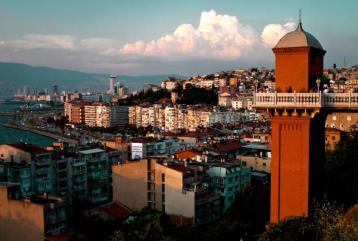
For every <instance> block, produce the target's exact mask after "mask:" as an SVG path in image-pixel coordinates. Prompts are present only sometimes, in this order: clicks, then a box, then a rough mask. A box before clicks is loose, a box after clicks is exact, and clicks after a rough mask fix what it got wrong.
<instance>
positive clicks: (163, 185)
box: [162, 184, 165, 192]
mask: <svg viewBox="0 0 358 241" xmlns="http://www.w3.org/2000/svg"><path fill="white" fill-rule="evenodd" d="M162 192H165V184H162Z"/></svg>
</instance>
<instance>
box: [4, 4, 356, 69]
mask: <svg viewBox="0 0 358 241" xmlns="http://www.w3.org/2000/svg"><path fill="white" fill-rule="evenodd" d="M285 3H286V2H285ZM1 5H2V7H1V9H0V16H1V17H0V20H1V21H0V26H1V29H2V35H1V36H0V56H1V57H0V61H2V62H20V63H26V64H31V65H38V66H49V67H55V68H65V69H74V70H81V71H86V72H104V73H105V72H107V73H112V72H114V73H123V74H130V75H143V74H159V73H175V74H183V75H192V74H205V73H211V72H215V71H219V70H222V69H232V68H238V67H253V66H257V67H259V66H266V67H273V61H272V59H273V58H272V57H273V54H272V51H271V48H272V47H273V45H274V44H275V43H276V42H277V41H278V39H279V38H280V37H281V36H282V35H284V34H285V33H287V32H289V31H292V30H294V29H295V28H296V25H297V22H298V9H302V11H303V28H304V29H305V30H307V31H308V32H313V33H315V36H316V37H317V38H319V39H322V45H323V48H324V49H326V50H328V52H327V55H326V61H325V66H326V67H328V66H331V65H332V64H333V63H337V65H338V66H341V65H343V62H344V58H345V59H346V62H347V65H354V64H356V63H357V62H358V56H357V54H355V53H356V52H357V49H356V48H357V47H356V45H355V44H354V43H355V42H356V41H357V39H358V35H357V34H356V33H355V32H354V31H351V29H354V22H355V21H354V19H355V18H356V16H354V11H353V9H355V8H356V7H357V3H355V2H354V1H346V2H345V5H342V4H338V3H337V4H333V3H331V2H327V1H325V2H323V1H317V2H314V3H311V2H309V1H300V3H287V4H283V1H272V4H270V5H263V4H262V2H260V1H253V2H250V3H247V2H238V1H223V2H215V1H205V2H204V1H197V2H195V3H192V2H189V1H182V2H180V3H168V2H163V1H155V2H151V3H147V2H143V1H136V3H135V4H128V3H117V2H116V1H106V3H101V4H99V3H96V2H94V1H89V2H88V1H86V2H84V1H76V3H72V2H69V1H63V2H61V3H48V2H46V1H31V2H26V3H24V2H20V1H3V2H2V3H1ZM173 10H175V11H173ZM267 12H271V13H272V14H267ZM336 16H340V17H339V18H338V17H336ZM163 20H164V21H163ZM7 23H11V24H7ZM10 26H11V28H10ZM332 29H334V31H331V30H332ZM333 32H334V34H332V33H333Z"/></svg>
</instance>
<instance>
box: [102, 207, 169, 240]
mask: <svg viewBox="0 0 358 241" xmlns="http://www.w3.org/2000/svg"><path fill="white" fill-rule="evenodd" d="M175 236H176V231H175V226H174V225H173V224H172V223H171V222H170V220H169V217H168V216H167V215H166V214H165V213H162V212H159V211H155V210H151V209H148V208H144V209H143V210H142V211H141V212H140V213H137V214H135V215H133V216H131V217H130V218H129V220H128V221H127V222H126V223H125V224H124V227H123V228H121V229H118V230H116V231H115V232H114V233H113V234H112V235H111V236H110V237H109V239H108V240H109V241H174V240H176V238H175Z"/></svg>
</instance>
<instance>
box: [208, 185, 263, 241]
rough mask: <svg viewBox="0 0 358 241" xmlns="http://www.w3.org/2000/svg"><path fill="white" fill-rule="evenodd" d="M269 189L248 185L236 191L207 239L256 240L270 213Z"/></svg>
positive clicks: (221, 240)
mask: <svg viewBox="0 0 358 241" xmlns="http://www.w3.org/2000/svg"><path fill="white" fill-rule="evenodd" d="M269 210H270V190H269V188H268V187H267V186H262V185H248V186H246V187H245V188H243V189H241V190H240V191H238V192H237V194H236V197H235V200H234V202H233V204H232V206H231V207H230V208H229V209H228V210H227V212H226V213H225V214H224V217H223V218H222V220H221V221H220V222H219V223H218V224H217V225H215V226H213V227H212V229H211V232H210V237H209V240H213V241H216V240H217V241H219V240H220V241H225V240H233V237H235V238H236V239H237V240H239V239H240V238H242V239H243V240H256V236H257V235H258V234H260V233H262V232H263V231H264V230H265V225H266V224H267V222H268V220H269V215H270V212H269Z"/></svg>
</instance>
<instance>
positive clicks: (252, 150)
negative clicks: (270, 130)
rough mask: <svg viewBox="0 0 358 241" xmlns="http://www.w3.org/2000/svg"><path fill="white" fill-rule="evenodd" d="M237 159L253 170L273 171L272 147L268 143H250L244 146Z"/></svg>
mask: <svg viewBox="0 0 358 241" xmlns="http://www.w3.org/2000/svg"><path fill="white" fill-rule="evenodd" d="M237 159H238V162H239V163H240V164H241V165H242V166H246V167H250V168H251V169H252V170H253V171H258V172H266V173H271V147H270V146H268V145H266V144H258V143H250V144H248V145H245V146H243V148H242V153H241V154H240V155H238V156H237Z"/></svg>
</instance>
